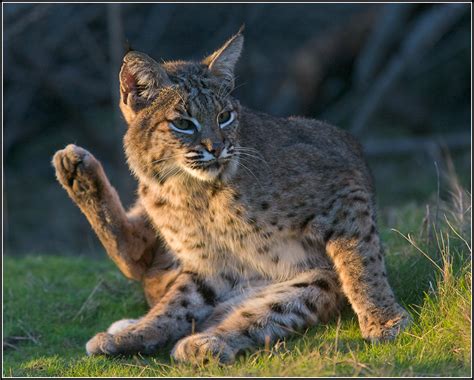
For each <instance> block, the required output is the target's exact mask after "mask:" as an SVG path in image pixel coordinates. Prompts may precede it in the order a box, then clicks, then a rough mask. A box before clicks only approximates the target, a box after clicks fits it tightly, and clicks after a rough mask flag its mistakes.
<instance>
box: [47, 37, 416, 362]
mask: <svg viewBox="0 0 474 380" xmlns="http://www.w3.org/2000/svg"><path fill="white" fill-rule="evenodd" d="M243 40H244V37H243V33H242V31H239V32H238V33H237V34H236V35H234V36H233V37H232V38H230V39H229V40H228V41H227V42H226V43H225V44H224V45H223V46H222V47H221V48H220V49H218V50H217V51H216V52H214V53H213V54H211V55H210V56H208V57H207V58H205V59H204V60H203V61H201V62H186V61H173V62H166V63H163V64H158V63H157V62H155V61H154V60H153V59H151V58H150V57H149V56H147V55H146V54H143V53H139V52H137V51H130V52H128V53H127V54H126V55H125V57H124V60H123V65H122V68H121V70H120V75H119V77H120V94H121V100H120V108H121V110H122V113H123V115H124V118H125V120H126V122H127V124H128V130H127V132H126V134H125V137H124V146H125V152H126V156H127V160H128V164H129V166H130V169H131V171H132V172H133V174H134V175H135V176H136V178H137V180H138V184H139V185H138V199H137V201H136V204H135V205H134V206H133V207H132V208H131V209H130V210H129V211H128V212H125V211H124V209H123V207H122V205H121V202H120V200H119V197H118V195H117V193H116V192H115V190H114V189H113V187H112V186H111V185H110V183H109V181H108V180H107V177H106V175H105V174H104V171H103V169H102V166H101V164H100V163H99V162H98V161H97V160H96V159H95V158H94V157H93V156H92V155H91V154H90V153H89V152H87V151H86V150H84V149H82V148H80V147H77V146H75V145H68V146H67V147H66V148H65V149H63V150H60V151H58V152H57V153H56V154H55V155H54V158H53V165H54V167H55V169H56V176H57V179H58V180H59V182H60V183H61V185H62V186H63V187H64V188H65V189H66V191H67V192H68V194H69V195H70V197H71V198H72V199H73V200H74V202H76V203H77V205H78V206H79V207H80V209H81V210H82V212H83V213H84V214H85V215H86V217H87V218H88V220H89V222H90V223H91V225H92V227H93V228H94V230H95V232H96V233H97V235H98V237H99V239H100V240H101V242H102V244H103V245H104V247H105V249H106V250H107V253H108V254H109V256H110V257H111V258H112V260H113V261H114V262H115V263H116V264H117V266H118V267H119V269H120V270H121V271H122V273H123V274H124V275H125V276H126V277H128V278H131V279H134V280H139V281H142V282H143V286H144V291H145V295H146V298H147V301H148V303H149V305H150V311H149V312H148V313H147V314H146V315H145V316H143V317H141V318H139V319H136V320H133V319H125V320H121V321H118V322H115V323H114V324H112V325H111V326H110V328H109V329H108V330H107V332H102V333H99V334H97V335H95V336H94V337H93V338H92V339H91V340H89V342H87V344H86V351H87V353H88V354H89V355H93V354H106V355H117V354H133V353H138V352H141V353H145V354H150V353H153V352H156V351H158V350H160V349H162V348H164V347H165V346H166V345H167V344H169V343H173V344H175V345H174V348H173V350H172V353H171V354H172V356H173V357H174V359H175V360H177V361H184V362H193V363H203V362H205V361H207V360H208V359H209V357H214V358H216V359H217V360H219V361H220V362H221V363H231V362H232V361H233V360H234V359H235V356H236V355H237V354H238V353H239V352H241V351H243V350H247V349H252V348H256V347H258V346H261V345H263V344H268V343H269V342H274V341H276V340H278V339H280V338H284V337H286V336H288V335H290V334H292V333H294V332H295V331H298V330H302V329H305V328H308V327H309V326H313V325H315V324H317V323H320V322H322V323H324V322H327V321H329V320H330V319H331V317H333V316H335V315H337V314H338V313H339V311H340V310H341V308H342V307H343V306H344V304H345V302H346V301H347V300H348V301H349V302H350V304H351V305H352V308H353V310H354V311H355V313H356V314H357V317H358V320H359V324H360V328H361V331H362V336H363V337H364V338H365V339H367V340H369V341H382V340H390V339H392V338H394V337H395V336H396V335H397V334H398V333H399V332H400V331H401V330H402V329H403V328H404V327H405V326H406V325H407V324H408V322H409V319H410V318H409V315H408V313H407V312H406V311H405V310H404V309H403V308H402V307H401V306H399V304H397V302H396V301H395V298H394V294H393V292H392V290H391V288H390V285H389V284H388V281H387V275H386V271H385V266H384V257H383V252H382V247H381V242H380V239H379V236H378V233H377V227H376V215H375V205H374V188H373V183H372V179H371V174H370V172H369V169H368V167H367V165H366V163H365V161H364V158H363V153H362V150H361V147H360V145H359V144H358V143H357V142H356V141H355V139H354V138H353V137H351V136H350V135H349V134H348V133H347V132H345V131H343V130H340V129H338V128H336V127H333V126H330V125H327V124H325V123H322V122H319V121H316V120H311V119H305V118H301V117H291V118H287V119H282V118H276V117H273V116H269V115H266V114H263V113H260V112H255V111H252V110H250V109H248V108H245V107H243V106H241V105H240V104H239V102H238V101H237V100H236V99H234V98H233V97H232V96H231V93H232V90H233V88H234V67H235V65H236V63H237V60H238V58H239V56H240V54H241V50H242V47H243Z"/></svg>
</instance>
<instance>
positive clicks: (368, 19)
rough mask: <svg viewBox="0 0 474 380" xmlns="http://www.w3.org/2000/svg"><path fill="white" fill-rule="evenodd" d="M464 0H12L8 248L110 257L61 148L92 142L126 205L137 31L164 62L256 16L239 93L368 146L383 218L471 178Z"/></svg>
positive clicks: (141, 43)
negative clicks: (127, 91) (327, 0)
mask: <svg viewBox="0 0 474 380" xmlns="http://www.w3.org/2000/svg"><path fill="white" fill-rule="evenodd" d="M470 17H471V9H470V5H469V4H411V3H405V4H367V5H366V4H13V3H11V4H4V5H3V64H4V66H3V96H4V97H3V111H4V118H3V128H4V129H3V169H4V186H3V202H4V203H3V206H4V208H3V222H4V224H3V228H4V230H3V232H4V251H5V253H7V254H27V253H52V254H88V255H104V253H103V251H102V249H101V247H100V243H99V242H98V240H97V239H96V237H95V235H94V233H93V231H92V229H91V228H90V227H89V225H88V223H87V221H86V219H85V217H84V216H83V215H81V213H80V211H79V209H78V208H77V207H76V206H75V205H74V204H73V203H72V202H71V200H70V199H69V198H68V196H67V194H66V192H65V191H64V190H63V189H62V188H61V187H60V185H59V184H58V183H57V182H56V180H55V177H54V170H53V168H52V166H51V164H50V162H51V158H52V156H53V154H54V152H55V151H56V150H58V149H62V148H63V147H64V146H65V145H67V144H69V143H75V144H77V145H80V146H83V147H84V148H86V149H88V150H89V151H91V152H92V153H93V154H94V155H95V156H96V157H97V158H98V159H99V160H101V162H102V164H103V165H104V168H105V170H106V172H107V174H108V176H109V178H110V180H111V182H112V184H113V185H114V186H115V187H116V188H117V190H118V192H119V194H120V195H121V198H122V200H123V202H124V204H125V205H130V204H131V202H132V201H133V199H134V192H135V188H136V183H135V181H134V179H133V178H132V177H131V175H130V173H129V171H128V168H127V166H126V164H125V157H124V154H123V150H122V137H123V134H124V132H125V124H124V122H123V120H122V118H121V116H120V114H119V108H118V95H119V91H118V89H119V88H118V79H117V77H118V71H119V66H120V62H121V59H122V56H123V54H124V50H125V46H126V41H128V43H129V44H130V45H131V46H132V47H133V48H134V49H136V50H140V51H144V52H146V53H148V54H149V55H151V56H152V57H154V58H155V59H156V60H158V61H159V60H161V59H163V60H172V59H201V58H203V57H204V56H205V55H207V54H209V53H211V52H212V51H214V50H215V49H216V48H218V47H219V46H220V45H221V44H222V43H223V42H224V41H225V40H226V39H227V38H229V37H230V36H231V35H232V34H234V33H235V32H236V31H237V30H238V29H239V27H240V26H241V25H242V24H245V27H246V29H245V37H246V41H245V47H244V53H243V55H242V57H241V59H240V62H239V64H238V67H237V76H238V77H237V82H236V83H237V86H238V88H237V89H236V91H235V92H234V94H235V96H236V97H237V98H238V99H240V101H241V103H242V104H244V105H246V106H249V107H251V108H254V109H257V110H259V111H264V112H267V113H272V114H276V115H280V116H290V115H304V116H308V117H314V118H320V119H323V120H326V121H327V122H329V123H331V124H335V125H337V126H339V127H341V128H344V129H347V130H350V131H351V132H352V133H354V134H355V135H356V136H357V137H358V138H359V139H360V141H361V142H362V143H363V145H364V148H365V151H366V155H367V158H368V160H369V164H370V165H371V167H372V170H373V172H374V176H375V179H376V187H377V201H378V207H379V210H380V215H381V218H382V222H383V223H384V224H385V225H390V210H393V209H394V208H397V207H402V206H403V205H405V204H407V203H418V204H423V203H424V202H427V201H428V200H429V199H430V198H432V197H433V196H437V194H438V193H439V194H440V196H441V197H442V196H443V185H442V181H443V178H442V176H441V175H440V174H439V173H440V171H441V172H442V168H443V167H444V166H446V165H448V166H449V163H450V162H451V161H450V160H449V157H451V158H452V161H453V162H454V168H455V170H456V172H457V174H458V176H459V179H460V181H461V182H462V184H463V185H464V186H466V187H467V188H469V189H470V183H471V60H470V59H471V58H470V57H471V50H470V49H471V23H470Z"/></svg>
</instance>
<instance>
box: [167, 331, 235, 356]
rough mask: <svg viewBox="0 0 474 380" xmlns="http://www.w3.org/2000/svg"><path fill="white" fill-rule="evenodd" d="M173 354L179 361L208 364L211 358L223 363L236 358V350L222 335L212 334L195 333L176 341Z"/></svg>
mask: <svg viewBox="0 0 474 380" xmlns="http://www.w3.org/2000/svg"><path fill="white" fill-rule="evenodd" d="M171 356H172V357H173V359H174V360H176V361H178V362H185V363H192V364H206V363H207V361H208V360H209V359H210V358H214V359H217V360H218V361H219V363H221V364H231V363H233V362H234V360H235V353H234V350H232V348H231V347H230V346H229V345H228V344H227V343H226V342H225V341H224V340H223V339H222V338H220V337H217V336H215V335H211V334H205V333H201V334H194V335H190V336H187V337H186V338H183V339H181V340H180V341H178V343H176V345H175V346H174V348H173V351H172V352H171Z"/></svg>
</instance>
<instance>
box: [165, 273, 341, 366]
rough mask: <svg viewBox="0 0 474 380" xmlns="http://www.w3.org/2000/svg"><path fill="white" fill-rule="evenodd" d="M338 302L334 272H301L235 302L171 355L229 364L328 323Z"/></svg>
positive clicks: (190, 360) (176, 347)
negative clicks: (246, 353) (250, 351)
mask: <svg viewBox="0 0 474 380" xmlns="http://www.w3.org/2000/svg"><path fill="white" fill-rule="evenodd" d="M343 304H344V296H343V295H342V292H341V291H340V288H339V284H338V282H337V277H336V275H335V273H333V272H332V271H327V270H314V271H311V272H306V273H303V274H301V275H299V276H298V277H297V278H295V279H294V280H291V281H286V282H282V283H279V284H271V285H268V286H264V287H262V288H261V289H260V290H258V291H256V292H255V293H253V294H250V295H249V296H248V297H246V298H244V299H238V300H237V301H236V303H235V304H234V305H233V307H230V308H229V311H228V312H227V313H226V314H225V315H223V316H222V317H219V318H218V319H217V320H216V321H215V323H214V324H213V325H210V326H209V327H208V328H207V329H205V330H204V331H202V332H200V333H197V334H193V335H190V336H187V337H185V338H183V339H181V340H180V341H179V342H178V343H176V345H175V347H174V348H173V351H172V356H173V358H174V359H175V360H177V361H180V362H191V363H197V364H203V363H205V362H206V361H207V360H208V358H209V357H213V358H216V359H217V360H219V362H220V363H223V364H229V363H232V362H233V361H234V360H235V357H236V355H237V354H238V353H239V352H240V351H242V350H246V349H256V348H258V347H263V346H264V345H265V344H267V343H273V342H275V341H276V340H278V339H281V338H284V337H287V336H289V335H291V334H294V333H296V332H298V331H302V330H304V329H306V328H307V327H310V326H313V325H315V324H317V323H319V322H327V321H328V320H329V319H330V318H332V317H333V316H334V315H337V313H338V311H339V310H340V309H341V307H342V306H343ZM219 311H220V310H217V309H216V312H219ZM211 319H213V316H211Z"/></svg>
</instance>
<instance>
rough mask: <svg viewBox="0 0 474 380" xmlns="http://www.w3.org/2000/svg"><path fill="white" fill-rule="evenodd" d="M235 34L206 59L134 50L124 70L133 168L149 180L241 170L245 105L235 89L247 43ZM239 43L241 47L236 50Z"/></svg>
mask: <svg viewBox="0 0 474 380" xmlns="http://www.w3.org/2000/svg"><path fill="white" fill-rule="evenodd" d="M242 38H243V37H242V36H241V35H240V34H238V35H237V36H234V37H233V38H232V39H231V40H230V41H229V42H227V44H226V45H224V48H221V49H220V50H218V51H217V52H216V53H214V54H213V55H211V56H210V57H208V58H206V59H205V60H204V61H203V62H200V63H194V62H182V61H177V62H169V63H164V64H161V65H160V64H158V63H156V62H155V61H153V60H152V59H151V58H150V57H148V56H147V55H145V54H142V53H138V52H133V51H132V52H130V53H128V54H127V55H126V56H125V58H124V64H123V66H122V70H121V72H120V84H121V104H120V107H121V109H122V112H123V114H124V116H125V119H126V120H127V122H128V124H129V128H128V131H127V134H126V135H125V139H124V141H125V151H126V154H127V157H128V162H129V164H130V167H131V169H132V170H133V171H134V172H135V173H137V174H139V175H140V176H146V177H147V178H148V179H149V180H156V181H163V180H166V179H167V178H169V177H170V176H191V177H194V178H197V179H199V180H202V181H213V180H217V179H218V180H226V179H228V178H230V177H231V176H232V175H233V174H234V173H235V171H236V169H237V166H238V156H237V155H236V147H237V146H238V141H237V138H238V133H237V132H238V126H239V113H240V106H239V103H238V101H236V100H235V99H233V98H232V97H230V96H229V94H230V92H231V91H232V89H233V85H234V79H233V65H234V64H235V62H236V60H237V58H238V54H240V49H241V47H242ZM236 49H237V50H236Z"/></svg>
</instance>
